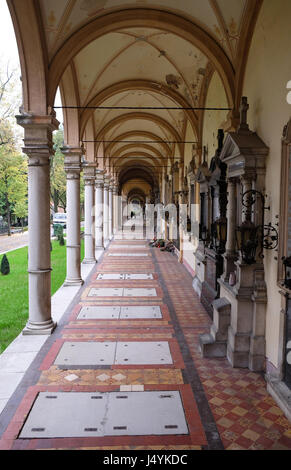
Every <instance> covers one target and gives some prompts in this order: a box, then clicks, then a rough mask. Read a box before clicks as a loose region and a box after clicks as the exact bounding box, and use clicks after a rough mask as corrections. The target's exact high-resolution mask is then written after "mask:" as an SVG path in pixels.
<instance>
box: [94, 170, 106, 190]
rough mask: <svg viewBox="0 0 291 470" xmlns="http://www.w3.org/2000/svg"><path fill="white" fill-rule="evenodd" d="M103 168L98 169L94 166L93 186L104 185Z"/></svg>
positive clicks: (99, 186)
mask: <svg viewBox="0 0 291 470" xmlns="http://www.w3.org/2000/svg"><path fill="white" fill-rule="evenodd" d="M104 173H105V172H104V170H99V169H98V168H96V170H95V188H102V189H103V187H104Z"/></svg>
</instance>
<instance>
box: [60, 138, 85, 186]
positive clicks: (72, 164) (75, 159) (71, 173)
mask: <svg viewBox="0 0 291 470" xmlns="http://www.w3.org/2000/svg"><path fill="white" fill-rule="evenodd" d="M61 152H62V154H63V155H64V169H65V172H66V174H67V178H72V179H77V178H80V173H81V169H82V165H81V157H82V155H83V153H84V150H83V149H82V148H81V147H70V146H64V147H62V148H61Z"/></svg>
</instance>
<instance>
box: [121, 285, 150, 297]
mask: <svg viewBox="0 0 291 470" xmlns="http://www.w3.org/2000/svg"><path fill="white" fill-rule="evenodd" d="M123 296H124V297H156V296H157V291H156V289H154V288H138V287H132V288H124V293H123Z"/></svg>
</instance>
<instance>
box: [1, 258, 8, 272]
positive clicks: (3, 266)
mask: <svg viewBox="0 0 291 470" xmlns="http://www.w3.org/2000/svg"><path fill="white" fill-rule="evenodd" d="M1 273H2V274H3V275H4V276H6V275H7V274H9V273H10V265H9V261H8V258H7V256H6V255H3V258H2V261H1Z"/></svg>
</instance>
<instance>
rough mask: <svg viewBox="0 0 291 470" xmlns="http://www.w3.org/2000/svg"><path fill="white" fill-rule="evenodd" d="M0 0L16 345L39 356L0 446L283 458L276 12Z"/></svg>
mask: <svg viewBox="0 0 291 470" xmlns="http://www.w3.org/2000/svg"><path fill="white" fill-rule="evenodd" d="M7 4H8V6H9V9H10V13H11V17H12V20H13V24H14V29H15V34H16V37H17V42H18V49H19V56H20V62H21V73H22V86H23V104H22V106H21V109H20V112H19V115H18V116H16V119H17V122H18V124H19V125H20V126H21V127H22V128H23V129H24V146H23V152H24V153H25V154H26V155H27V156H28V161H29V164H28V168H29V174H28V194H29V226H30V231H29V258H28V276H29V318H28V321H27V325H26V327H25V329H24V330H23V341H24V342H25V344H26V345H29V341H31V342H32V343H33V341H36V342H37V343H38V342H39V347H37V351H35V352H36V355H35V356H34V362H32V361H31V362H32V363H31V364H30V365H29V366H28V367H27V368H26V369H25V371H23V373H24V372H25V375H23V377H22V381H19V382H18V383H17V387H16V386H15V387H12V389H11V393H9V394H8V395H9V396H7V397H6V396H5V400H6V398H7V401H6V402H5V404H4V405H3V411H2V413H1V408H0V413H1V414H0V448H3V449H6V448H9V449H24V448H25V449H38V448H48V449H49V448H57V449H58V448H68V449H70V448H73V449H80V448H86V449H87V448H94V449H104V448H107V447H108V446H110V448H113V449H116V450H118V449H121V448H125V449H138V448H142V449H153V448H156V449H158V448H159V449H177V450H178V449H180V450H182V449H185V450H186V449H189V450H190V449H192V450H195V449H212V450H213V449H243V450H248V449H254V450H266V449H290V448H291V440H290V419H291V407H290V386H291V365H290V344H291V343H290V342H291V327H290V309H291V307H290V305H291V304H290V299H291V297H290V292H291V289H290V287H291V281H290V275H291V273H290V267H291V261H290V246H291V245H290V241H289V238H290V235H289V232H290V230H289V228H290V226H289V225H290V224H289V218H290V207H289V206H290V194H289V193H290V187H291V186H290V164H291V160H290V142H291V132H290V129H291V126H290V119H291V108H290V103H289V101H290V99H289V98H288V96H289V95H287V93H288V90H289V88H291V85H290V83H291V82H290V80H291V76H289V75H288V73H289V74H290V60H289V58H288V50H289V49H290V45H291V44H290V34H289V29H290V28H289V24H290V18H291V6H290V2H289V1H288V0H279V1H278V2H274V1H272V0H233V1H232V2H225V1H223V0H207V1H203V2H202V0H193V1H191V2H188V1H187V0H181V2H174V1H173V0H159V1H157V2H150V1H148V0H136V1H135V0H128V1H127V2H123V1H121V0H114V1H113V0H98V1H97V0H96V1H94V0H93V1H92V0H60V1H58V2H55V1H53V0H37V1H33V0H7ZM266 31H268V34H267V33H266ZM286 84H287V88H286ZM289 85H290V87H289V88H288V86H289ZM58 90H59V92H60V96H61V104H59V103H57V101H56V94H57V91H58ZM60 111H62V115H63V124H61V126H62V125H63V128H64V143H63V147H62V153H63V156H64V169H65V172H66V182H67V183H66V184H67V186H66V188H67V190H66V191H67V192H66V201H67V209H66V213H67V238H66V280H65V282H64V285H63V286H62V288H61V289H60V292H59V296H58V302H60V303H59V304H58V305H60V307H56V306H55V304H52V299H51V295H50V293H51V260H50V217H49V204H50V173H49V165H50V159H51V157H52V155H53V152H54V151H53V140H52V139H53V133H54V132H55V131H56V130H57V129H58V128H59V126H60V122H59V121H58V119H57V114H56V112H58V113H60ZM58 116H59V114H58ZM81 178H83V180H84V188H85V189H84V199H85V206H84V219H85V222H84V224H85V232H84V239H85V258H84V261H83V262H82V263H81V261H80V244H81V234H80V222H81V214H80V179H81ZM153 240H154V241H155V244H156V246H153V245H154V243H152V244H150V242H151V241H152V242H153ZM157 245H158V246H157ZM62 299H63V300H62ZM53 302H54V300H53ZM55 311H56V312H57V318H56V317H55V315H54V314H55ZM36 337H37V338H43V339H37V340H35V338H36ZM23 344H24V343H23ZM25 347H29V346H25ZM125 351H126V353H125ZM8 355H9V351H8V352H7V353H6V358H5V354H4V355H2V357H0V374H1V373H2V372H1V360H2V361H3V367H4V368H5V359H6V360H7V359H8ZM3 356H4V359H3ZM8 372H9V369H8ZM3 383H4V384H5V382H3ZM4 389H5V385H4ZM0 391H1V388H0ZM0 400H1V395H0ZM0 404H1V402H0ZM71 415H72V416H73V417H74V419H73V420H72V421H70V419H71V418H70V416H71Z"/></svg>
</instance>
